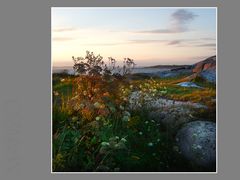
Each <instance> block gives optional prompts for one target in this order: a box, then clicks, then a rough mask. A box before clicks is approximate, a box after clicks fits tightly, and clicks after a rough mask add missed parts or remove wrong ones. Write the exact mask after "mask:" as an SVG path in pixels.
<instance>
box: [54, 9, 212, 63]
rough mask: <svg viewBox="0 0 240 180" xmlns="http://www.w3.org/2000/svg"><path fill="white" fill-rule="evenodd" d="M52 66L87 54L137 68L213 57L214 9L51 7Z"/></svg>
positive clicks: (192, 61)
mask: <svg viewBox="0 0 240 180" xmlns="http://www.w3.org/2000/svg"><path fill="white" fill-rule="evenodd" d="M51 22H52V32H51V35H52V45H51V47H52V64H53V66H55V67H57V66H72V65H73V61H72V56H75V57H84V56H85V54H86V51H90V52H93V53H94V54H96V55H97V54H100V55H101V56H103V58H104V59H106V60H107V58H108V57H113V58H115V59H116V60H117V62H119V63H120V62H122V60H123V59H124V58H127V57H128V58H131V59H134V61H135V63H136V64H137V65H138V66H152V65H160V64H168V65H171V64H193V63H196V62H198V61H201V60H203V59H204V58H207V57H209V56H213V55H216V9H215V8H179V7H178V8H86V7H85V8H77V7H66V8H63V7H54V8H52V17H51Z"/></svg>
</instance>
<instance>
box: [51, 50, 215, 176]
mask: <svg viewBox="0 0 240 180" xmlns="http://www.w3.org/2000/svg"><path fill="white" fill-rule="evenodd" d="M73 59H74V62H75V66H74V68H75V69H76V70H77V72H79V75H78V76H73V75H68V74H66V73H62V74H53V99H52V100H53V110H52V111H53V113H52V115H53V117H52V124H53V130H52V133H53V134H52V140H53V145H52V147H53V148H52V151H53V152H52V154H53V160H52V162H53V163H52V164H53V167H52V168H53V171H65V172H67V171H71V172H73V171H77V172H93V171H104V172H119V171H122V172H131V171H132V172H134V171H137V172H141V171H143V172H146V171H152V172H159V171H160V172H163V171H188V172H189V171H202V170H203V169H201V168H200V169H198V168H197V169H196V167H193V166H192V165H191V163H189V162H188V161H186V160H185V159H184V158H182V156H181V155H180V154H179V150H178V147H177V146H176V145H175V141H174V133H169V129H168V128H164V127H162V125H161V124H160V123H158V122H156V121H154V120H153V119H152V118H150V117H149V109H147V107H145V106H144V101H146V100H145V98H144V97H145V95H146V94H147V95H149V96H151V97H152V98H156V99H157V98H165V99H172V100H176V101H191V102H197V103H201V104H204V105H206V106H207V107H208V108H207V109H199V110H195V111H194V114H192V116H194V117H197V118H206V119H209V120H212V121H215V118H216V117H215V102H214V101H212V99H214V98H215V95H216V94H215V86H214V85H212V84H209V83H206V82H204V81H203V80H202V79H196V83H197V84H199V85H201V86H203V87H204V89H198V88H184V87H179V86H177V85H176V84H175V82H176V81H178V80H179V79H180V78H181V77H176V78H171V79H161V78H154V79H153V78H145V79H142V78H141V80H137V79H135V80H132V79H131V78H129V76H128V75H129V74H130V73H131V68H132V67H133V66H134V63H133V61H132V60H131V59H125V64H124V65H125V69H124V68H123V69H124V71H123V72H122V73H120V71H115V72H117V73H112V72H113V70H115V69H116V68H117V67H115V60H114V59H112V58H110V59H109V61H110V64H111V66H110V67H109V66H106V65H105V64H104V63H102V62H103V61H102V58H101V56H94V55H93V54H91V53H88V54H87V56H86V57H85V59H84V58H74V57H73ZM84 60H86V61H84ZM84 63H85V64H84ZM136 91H138V92H141V94H142V96H141V97H140V102H141V105H142V106H141V108H131V106H130V103H131V102H130V97H131V94H132V93H133V92H136Z"/></svg>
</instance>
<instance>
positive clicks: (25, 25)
mask: <svg viewBox="0 0 240 180" xmlns="http://www.w3.org/2000/svg"><path fill="white" fill-rule="evenodd" d="M51 6H54V7H57V6H83V7H84V6H94V7H96V6H103V7H107V6H143V7H144V6H145V7H147V6H167V7H168V6H192V7H194V6H217V7H218V15H219V16H218V134H219V136H218V144H219V168H218V174H217V175H216V174H215V175H214V174H213V175H206V174H203V175H194V174H186V175H184V174H181V175H179V174H173V175H169V174H168V175H166V174H160V175H79V174H75V175H68V174H67V175H58V174H57V175H56V174H51V173H50V171H51V167H50V165H51V164H50V158H51V151H50V145H51V141H50V138H51V128H50V127H51V126H50V124H51V118H50V114H51V108H50V105H51V99H50V97H51V89H50V84H51V78H50V77H51V73H50V70H51V62H50V59H51V29H50V28H51V24H50V22H51ZM239 7H240V1H239V0H235V1H233V0H166V1H164V2H163V1H162V0H161V1H160V0H85V2H84V1H83V0H81V1H80V0H46V1H45V0H35V1H33V0H7V1H5V2H3V1H1V2H0V179H3V180H15V179H17V180H38V179H39V180H51V179H58V180H62V179H63V180H64V179H68V180H72V179H85V178H87V179H91V180H94V179H128V178H131V179H139V178H140V179H146V178H148V179H149V180H150V179H159V178H160V179H161V178H164V179H170V180H173V179H178V180H181V179H184V180H188V179H191V180H192V179H199V180H200V179H201V180H202V179H210V178H211V179H218V180H219V179H223V180H226V179H229V180H232V179H233V180H234V179H238V178H237V175H238V171H239V167H240V163H239V162H240V155H239V152H240V148H239V145H240V143H239V128H240V118H239V117H238V111H240V108H239V102H240V99H239V98H240V95H239V93H238V92H239V84H240V83H239V79H240V76H239V72H238V70H239V67H240V63H239V61H240V59H239V58H238V57H237V54H238V52H239V51H240V46H239V41H240V35H239V32H240V23H239V22H240V21H239V19H240V13H239ZM206 21H207V19H206ZM237 110H238V111H237ZM146 166H147V164H146Z"/></svg>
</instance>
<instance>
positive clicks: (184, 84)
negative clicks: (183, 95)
mask: <svg viewBox="0 0 240 180" xmlns="http://www.w3.org/2000/svg"><path fill="white" fill-rule="evenodd" d="M177 85H178V86H181V87H194V88H202V87H201V86H198V85H196V84H195V83H193V82H181V83H178V84H177Z"/></svg>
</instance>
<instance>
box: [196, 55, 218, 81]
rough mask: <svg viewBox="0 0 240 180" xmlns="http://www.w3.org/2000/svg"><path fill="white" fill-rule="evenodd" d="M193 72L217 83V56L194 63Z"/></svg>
mask: <svg viewBox="0 0 240 180" xmlns="http://www.w3.org/2000/svg"><path fill="white" fill-rule="evenodd" d="M192 72H193V73H194V74H196V75H197V76H200V77H202V78H204V79H205V80H207V81H209V82H212V83H216V56H212V57H209V58H207V59H206V60H204V61H201V62H198V63H196V64H194V65H193V69H192Z"/></svg>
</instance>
